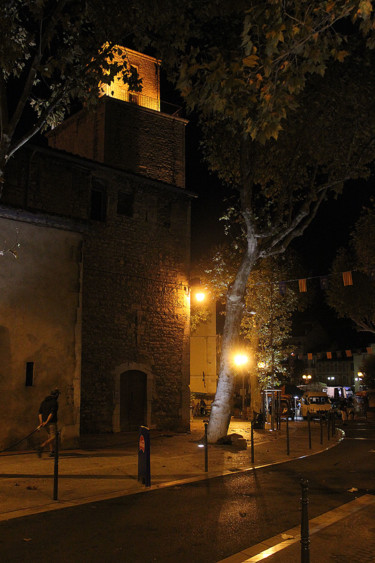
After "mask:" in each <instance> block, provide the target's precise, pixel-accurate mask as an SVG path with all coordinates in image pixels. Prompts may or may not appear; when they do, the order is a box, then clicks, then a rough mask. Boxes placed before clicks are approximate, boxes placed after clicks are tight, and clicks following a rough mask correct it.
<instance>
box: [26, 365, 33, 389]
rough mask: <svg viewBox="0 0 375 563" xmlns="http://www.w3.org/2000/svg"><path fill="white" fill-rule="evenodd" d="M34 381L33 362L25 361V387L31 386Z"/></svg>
mask: <svg viewBox="0 0 375 563" xmlns="http://www.w3.org/2000/svg"><path fill="white" fill-rule="evenodd" d="M33 382H34V362H26V381H25V386H26V387H32V386H33Z"/></svg>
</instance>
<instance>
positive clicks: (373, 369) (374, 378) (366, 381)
mask: <svg viewBox="0 0 375 563" xmlns="http://www.w3.org/2000/svg"><path fill="white" fill-rule="evenodd" d="M360 370H361V371H362V372H363V375H364V377H363V380H362V384H363V385H365V386H366V387H367V388H368V389H375V356H372V355H369V356H366V358H364V359H363V361H362V363H361V365H360Z"/></svg>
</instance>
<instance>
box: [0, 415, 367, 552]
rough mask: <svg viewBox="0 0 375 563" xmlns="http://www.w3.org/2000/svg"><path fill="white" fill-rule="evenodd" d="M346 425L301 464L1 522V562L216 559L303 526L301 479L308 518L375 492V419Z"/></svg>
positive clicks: (297, 462)
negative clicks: (333, 442)
mask: <svg viewBox="0 0 375 563" xmlns="http://www.w3.org/2000/svg"><path fill="white" fill-rule="evenodd" d="M345 431H346V434H347V437H346V438H345V440H343V441H342V442H341V443H340V444H339V445H338V446H336V447H335V448H332V449H330V450H328V451H325V452H323V453H321V454H318V455H314V456H311V457H307V458H304V459H301V460H296V461H292V462H288V463H283V464H279V465H274V466H272V467H268V468H263V469H258V470H256V471H250V472H246V473H240V474H234V475H229V476H226V477H219V478H215V479H210V480H207V481H200V482H197V483H192V484H187V485H181V486H173V487H170V488H166V489H161V490H153V491H147V492H145V493H144V494H136V495H129V496H124V497H120V498H117V499H112V500H108V501H102V502H95V503H92V504H87V505H82V506H79V507H75V508H66V509H63V510H58V511H56V512H49V513H44V514H39V515H35V516H30V517H25V518H19V519H15V520H9V521H5V522H1V523H0V561H1V562H2V563H10V562H12V563H13V562H16V561H17V562H18V561H22V562H24V561H25V562H33V563H34V562H35V563H37V562H38V563H44V562H47V561H53V562H57V563H59V562H64V563H66V562H69V563H76V562H77V563H78V562H80V563H82V562H83V563H89V562H99V561H100V562H104V563H106V562H112V561H113V562H115V561H116V562H119V561H120V562H129V563H138V562H142V563H151V562H155V561H156V562H162V563H169V562H172V561H173V562H174V563H176V562H179V563H185V562H189V563H191V562H194V563H211V562H212V563H214V562H216V561H218V560H220V559H223V558H224V557H227V556H229V555H231V554H233V553H236V552H238V551H240V550H242V549H245V548H247V547H249V546H251V545H254V544H256V543H258V542H260V541H262V540H264V539H266V538H268V537H271V536H274V535H276V534H278V533H280V532H282V531H285V530H288V529H290V528H292V527H293V526H296V525H298V524H299V522H300V495H301V488H300V480H301V478H304V479H308V481H309V517H310V518H313V517H315V516H318V515H319V514H322V513H324V512H327V511H329V510H331V509H333V508H335V507H337V506H339V505H341V504H343V503H345V502H348V501H350V500H353V498H354V496H359V495H361V494H365V493H367V494H368V493H370V494H375V472H374V461H375V425H374V424H371V425H370V424H367V425H366V424H364V423H362V424H360V423H352V425H351V426H347V427H345ZM372 450H373V451H372ZM352 488H355V489H358V492H349V490H350V489H352Z"/></svg>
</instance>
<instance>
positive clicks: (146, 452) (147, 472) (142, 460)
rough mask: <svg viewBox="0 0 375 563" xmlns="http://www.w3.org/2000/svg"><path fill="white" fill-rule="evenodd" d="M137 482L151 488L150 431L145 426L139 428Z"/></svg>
mask: <svg viewBox="0 0 375 563" xmlns="http://www.w3.org/2000/svg"><path fill="white" fill-rule="evenodd" d="M138 481H141V482H142V483H143V484H144V485H145V486H146V487H151V465H150V429H149V428H147V427H146V426H140V427H139V435H138Z"/></svg>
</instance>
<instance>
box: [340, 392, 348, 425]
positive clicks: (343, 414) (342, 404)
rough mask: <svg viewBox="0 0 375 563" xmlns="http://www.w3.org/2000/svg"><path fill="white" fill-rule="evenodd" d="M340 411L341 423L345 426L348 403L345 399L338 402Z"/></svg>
mask: <svg viewBox="0 0 375 563" xmlns="http://www.w3.org/2000/svg"><path fill="white" fill-rule="evenodd" d="M340 411H341V418H342V423H343V425H344V426H346V421H347V420H348V401H347V399H346V398H343V399H342V400H341V402H340Z"/></svg>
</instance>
